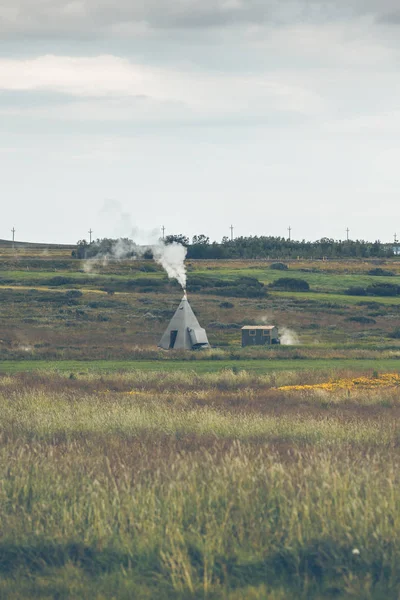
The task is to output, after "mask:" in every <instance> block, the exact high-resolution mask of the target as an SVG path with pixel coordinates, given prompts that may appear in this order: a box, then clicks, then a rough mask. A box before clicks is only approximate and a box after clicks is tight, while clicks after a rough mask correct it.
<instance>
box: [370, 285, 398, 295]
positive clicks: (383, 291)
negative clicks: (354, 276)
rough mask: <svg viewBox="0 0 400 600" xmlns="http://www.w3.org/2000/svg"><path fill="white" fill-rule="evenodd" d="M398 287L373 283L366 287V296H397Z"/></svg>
mask: <svg viewBox="0 0 400 600" xmlns="http://www.w3.org/2000/svg"><path fill="white" fill-rule="evenodd" d="M399 293H400V286H398V285H396V284H394V283H374V284H373V285H370V286H368V287H367V294H370V295H371V296H397V295H398V294H399Z"/></svg>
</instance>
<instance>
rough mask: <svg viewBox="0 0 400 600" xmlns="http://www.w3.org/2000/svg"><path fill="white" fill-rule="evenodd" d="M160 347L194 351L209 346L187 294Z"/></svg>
mask: <svg viewBox="0 0 400 600" xmlns="http://www.w3.org/2000/svg"><path fill="white" fill-rule="evenodd" d="M158 345H159V347H160V348H164V349H165V350H170V349H171V348H174V349H175V350H193V349H194V348H204V347H208V346H209V343H208V339H207V334H206V331H205V329H203V328H202V327H200V324H199V322H198V320H197V318H196V315H195V314H194V312H193V311H192V308H191V306H190V304H189V301H188V299H187V297H186V294H185V295H184V296H183V298H182V300H181V303H180V304H179V306H178V308H177V310H176V312H175V314H174V316H173V317H172V319H171V321H170V323H169V325H168V327H167V329H166V330H165V332H164V335H163V336H162V338H161V340H160V343H159V344H158Z"/></svg>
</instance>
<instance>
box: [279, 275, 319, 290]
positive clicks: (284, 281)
mask: <svg viewBox="0 0 400 600" xmlns="http://www.w3.org/2000/svg"><path fill="white" fill-rule="evenodd" d="M270 287H271V288H274V289H276V290H285V291H289V292H307V291H308V290H309V289H310V286H309V284H308V282H307V281H305V279H296V278H295V277H282V278H281V279H277V280H276V281H274V282H273V283H271V284H270Z"/></svg>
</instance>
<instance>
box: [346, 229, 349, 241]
mask: <svg viewBox="0 0 400 600" xmlns="http://www.w3.org/2000/svg"><path fill="white" fill-rule="evenodd" d="M349 232H350V229H349V228H347V229H346V236H347V241H349Z"/></svg>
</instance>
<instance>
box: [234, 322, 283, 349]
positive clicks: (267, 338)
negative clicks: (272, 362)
mask: <svg viewBox="0 0 400 600" xmlns="http://www.w3.org/2000/svg"><path fill="white" fill-rule="evenodd" d="M280 343H281V342H280V340H279V335H278V328H277V327H275V325H245V326H244V327H242V347H245V346H270V345H271V344H280Z"/></svg>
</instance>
